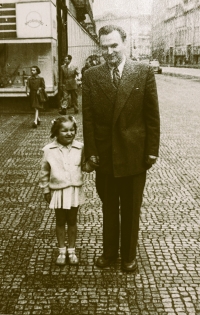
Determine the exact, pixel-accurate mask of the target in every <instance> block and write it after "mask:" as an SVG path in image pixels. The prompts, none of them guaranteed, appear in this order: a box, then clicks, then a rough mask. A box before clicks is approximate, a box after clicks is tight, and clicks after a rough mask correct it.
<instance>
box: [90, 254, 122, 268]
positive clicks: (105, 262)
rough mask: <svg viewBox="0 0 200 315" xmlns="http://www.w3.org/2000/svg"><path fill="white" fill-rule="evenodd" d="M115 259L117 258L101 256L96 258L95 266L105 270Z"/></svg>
mask: <svg viewBox="0 0 200 315" xmlns="http://www.w3.org/2000/svg"><path fill="white" fill-rule="evenodd" d="M116 259H117V256H115V257H112V258H104V256H103V255H101V256H100V257H98V258H97V260H96V262H95V265H96V266H97V267H99V268H106V267H108V266H110V264H111V263H112V262H114V261H115V260H116Z"/></svg>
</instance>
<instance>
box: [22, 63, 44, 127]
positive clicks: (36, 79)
mask: <svg viewBox="0 0 200 315" xmlns="http://www.w3.org/2000/svg"><path fill="white" fill-rule="evenodd" d="M40 72H41V71H40V69H39V68H38V66H32V67H31V76H30V77H29V78H28V81H27V92H26V94H27V96H30V102H31V107H33V108H34V109H35V119H34V122H33V124H32V127H33V128H37V126H38V125H40V117H39V110H40V109H42V108H43V104H42V103H40V102H39V99H38V90H39V89H45V82H44V78H43V77H40V76H39V74H40Z"/></svg>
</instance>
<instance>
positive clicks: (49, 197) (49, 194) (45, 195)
mask: <svg viewBox="0 0 200 315" xmlns="http://www.w3.org/2000/svg"><path fill="white" fill-rule="evenodd" d="M44 199H45V201H46V202H47V203H50V201H51V193H47V194H44Z"/></svg>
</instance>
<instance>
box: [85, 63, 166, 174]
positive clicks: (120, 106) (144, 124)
mask: <svg viewBox="0 0 200 315" xmlns="http://www.w3.org/2000/svg"><path fill="white" fill-rule="evenodd" d="M83 135H84V147H85V156H86V159H87V158H89V157H90V156H92V155H98V156H99V158H100V170H101V171H102V172H103V173H105V174H106V173H107V174H114V176H115V177H123V176H131V175H134V174H139V173H142V172H144V171H145V170H146V169H148V168H149V166H148V165H147V164H146V163H145V159H146V157H147V156H148V155H154V156H158V149H159V136H160V120H159V108H158V97H157V88H156V82H155V76H154V72H153V69H152V68H151V67H150V66H148V65H146V64H141V63H138V62H134V61H132V60H126V63H125V66H124V69H123V73H122V77H121V80H120V85H119V87H118V89H116V88H115V87H114V85H113V83H112V78H111V74H110V70H109V68H108V66H107V64H106V63H105V64H103V65H100V66H97V67H92V68H90V69H89V70H87V71H86V72H85V75H84V80H83Z"/></svg>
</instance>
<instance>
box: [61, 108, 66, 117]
mask: <svg viewBox="0 0 200 315" xmlns="http://www.w3.org/2000/svg"><path fill="white" fill-rule="evenodd" d="M59 114H60V115H66V114H67V110H66V108H62V109H60V110H59Z"/></svg>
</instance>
